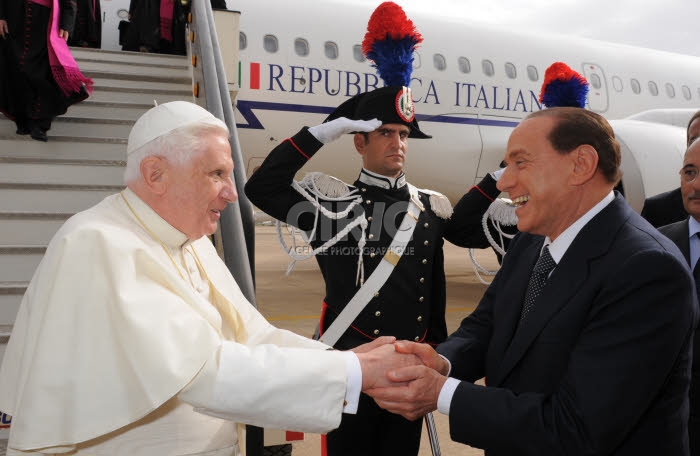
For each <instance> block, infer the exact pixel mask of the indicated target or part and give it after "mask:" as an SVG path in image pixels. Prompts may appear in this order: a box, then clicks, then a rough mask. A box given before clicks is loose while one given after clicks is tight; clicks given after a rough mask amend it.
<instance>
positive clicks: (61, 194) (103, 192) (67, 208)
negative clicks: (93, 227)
mask: <svg viewBox="0 0 700 456" xmlns="http://www.w3.org/2000/svg"><path fill="white" fill-rule="evenodd" d="M122 189H123V187H114V186H110V187H107V186H77V185H76V186H67V185H66V186H60V185H53V186H49V185H44V186H40V185H24V186H16V185H13V186H12V187H8V186H4V185H0V212H23V211H32V212H43V213H53V214H65V213H75V212H80V211H82V210H85V209H87V208H89V207H91V206H94V205H95V204H97V203H99V202H100V201H102V200H103V199H104V198H105V197H107V196H109V195H113V194H115V193H118V192H120V191H121V190H122ZM0 277H2V275H0Z"/></svg>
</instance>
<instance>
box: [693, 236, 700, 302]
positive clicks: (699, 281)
mask: <svg viewBox="0 0 700 456" xmlns="http://www.w3.org/2000/svg"><path fill="white" fill-rule="evenodd" d="M695 236H697V237H698V238H700V232H697V233H695ZM693 278H694V279H695V291H696V292H697V294H698V298H700V259H698V261H696V262H695V267H694V268H693Z"/></svg>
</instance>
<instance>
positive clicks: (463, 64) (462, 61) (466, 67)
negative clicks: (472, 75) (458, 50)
mask: <svg viewBox="0 0 700 456" xmlns="http://www.w3.org/2000/svg"><path fill="white" fill-rule="evenodd" d="M457 66H459V71H461V72H462V73H465V74H466V73H469V72H470V71H471V70H472V66H471V65H470V64H469V59H468V58H466V57H460V58H458V59H457Z"/></svg>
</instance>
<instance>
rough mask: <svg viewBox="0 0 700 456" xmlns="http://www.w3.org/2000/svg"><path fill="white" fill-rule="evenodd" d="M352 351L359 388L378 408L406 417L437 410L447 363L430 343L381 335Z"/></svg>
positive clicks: (409, 417)
mask: <svg viewBox="0 0 700 456" xmlns="http://www.w3.org/2000/svg"><path fill="white" fill-rule="evenodd" d="M352 351H353V352H354V353H355V354H356V355H357V357H358V359H359V361H360V366H361V368H362V391H363V392H364V393H366V394H367V395H369V396H371V397H372V398H373V399H374V401H375V402H376V403H377V404H378V405H379V406H380V407H382V408H383V409H386V410H388V411H390V412H392V413H396V414H398V415H401V416H403V417H404V418H406V419H409V420H415V419H418V418H420V417H422V416H423V415H425V414H427V413H429V412H432V411H433V410H436V409H437V401H438V397H439V396H440V391H441V390H442V386H443V385H444V383H445V381H446V380H447V377H446V376H447V374H448V371H449V369H450V365H449V363H448V362H447V361H446V360H445V359H444V358H443V357H441V356H440V355H438V354H437V352H436V351H435V350H433V348H432V347H431V346H430V345H428V344H419V343H416V342H409V341H405V340H402V341H396V339H395V338H394V337H389V336H384V337H380V338H378V339H376V340H374V341H373V342H370V343H368V344H364V345H360V346H359V347H356V348H354V349H353V350H352Z"/></svg>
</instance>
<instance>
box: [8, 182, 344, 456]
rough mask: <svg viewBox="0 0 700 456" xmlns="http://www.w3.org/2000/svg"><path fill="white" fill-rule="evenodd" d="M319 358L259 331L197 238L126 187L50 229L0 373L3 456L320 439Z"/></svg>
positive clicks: (328, 400)
mask: <svg viewBox="0 0 700 456" xmlns="http://www.w3.org/2000/svg"><path fill="white" fill-rule="evenodd" d="M216 306H218V307H219V308H220V309H222V310H221V312H220V311H218V310H217V308H216ZM227 312H229V315H228V316H227V315H225V314H226V313H227ZM222 313H223V314H224V317H223V319H222ZM222 320H223V321H222ZM326 348H327V347H326V346H325V345H324V344H321V343H319V342H316V341H313V340H310V339H307V338H304V337H301V336H298V335H296V334H294V333H292V332H289V331H285V330H280V329H277V328H275V327H273V326H271V325H270V324H269V323H268V322H267V321H266V320H265V319H264V318H263V317H262V315H260V314H259V313H258V312H257V310H255V308H254V307H253V306H251V305H250V304H249V303H248V302H247V300H246V299H245V297H244V296H243V294H242V293H241V291H240V290H239V288H238V286H237V285H236V283H235V281H234V279H233V277H232V276H231V274H230V273H229V271H228V269H227V268H226V266H225V264H224V263H223V262H222V261H221V259H220V258H219V257H218V255H217V253H216V250H215V249H214V247H213V245H212V244H211V242H210V241H209V239H207V238H206V237H203V238H201V239H199V240H196V241H194V242H190V241H188V240H187V238H186V236H185V235H184V234H182V233H181V232H179V231H178V230H176V229H175V228H174V227H172V226H171V225H169V224H168V223H167V222H166V221H165V220H163V219H162V218H161V217H159V216H158V215H157V214H156V213H155V212H154V211H153V210H152V209H151V208H150V207H149V206H147V205H146V204H145V203H144V202H143V201H141V200H140V199H139V198H138V197H137V196H136V195H135V194H134V193H133V192H131V191H130V190H128V189H127V190H125V191H124V192H122V193H121V194H117V195H113V196H110V197H107V198H106V199H105V200H104V201H102V202H101V203H99V204H98V205H96V206H94V207H93V208H91V209H88V210H86V211H84V212H81V213H79V214H77V215H75V216H74V217H72V218H71V219H69V220H68V221H67V222H66V223H65V225H63V227H62V228H61V229H60V230H59V231H58V233H57V234H56V235H55V237H54V238H53V240H52V241H51V243H50V244H49V246H48V248H47V251H46V255H45V256H44V259H43V261H42V262H41V264H40V265H39V267H38V269H37V271H36V273H35V275H34V277H33V278H32V281H31V283H30V285H29V287H28V289H27V292H26V294H25V296H24V299H23V300H22V304H21V306H20V309H19V312H18V315H17V319H16V322H15V326H14V329H13V331H12V336H11V338H10V342H9V345H8V347H7V351H6V353H5V357H4V360H3V364H2V367H1V368H0V410H2V411H4V412H5V413H8V414H9V415H12V427H11V431H10V440H9V447H10V448H9V449H8V455H14V454H17V455H19V454H25V452H27V451H30V452H31V454H37V453H39V454H42V453H56V452H70V453H71V454H79V455H98V454H99V455H102V454H109V455H115V454H129V455H130V456H136V455H149V456H150V455H185V454H187V455H195V454H202V455H204V454H205V455H217V456H219V455H235V454H237V453H238V445H237V440H238V439H237V434H236V425H235V423H236V422H238V423H248V424H254V425H258V426H264V427H271V428H278V429H290V430H298V431H303V432H314V433H323V432H326V431H328V430H331V429H333V428H335V427H337V426H338V424H339V423H340V418H341V414H342V411H343V400H344V398H345V394H346V377H347V367H346V366H347V364H346V363H347V358H346V355H347V354H344V353H341V352H334V351H327V350H325V349H326ZM312 350H313V355H312V356H309V355H310V353H311V351H312Z"/></svg>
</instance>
